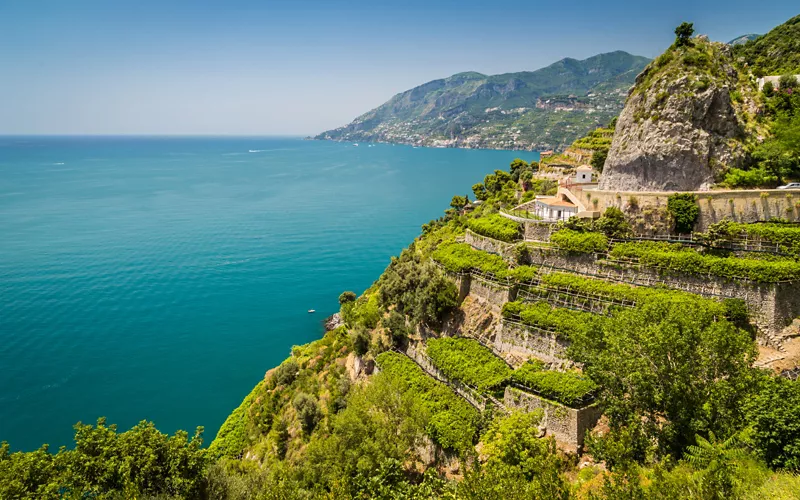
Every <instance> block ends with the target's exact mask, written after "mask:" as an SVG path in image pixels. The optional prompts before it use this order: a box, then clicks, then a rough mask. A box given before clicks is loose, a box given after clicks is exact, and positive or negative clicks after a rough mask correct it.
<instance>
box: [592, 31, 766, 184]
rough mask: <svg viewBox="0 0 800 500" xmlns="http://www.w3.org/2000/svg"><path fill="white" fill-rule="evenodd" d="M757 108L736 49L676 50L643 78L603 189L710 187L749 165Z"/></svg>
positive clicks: (701, 46) (696, 46) (701, 44)
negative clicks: (727, 173)
mask: <svg viewBox="0 0 800 500" xmlns="http://www.w3.org/2000/svg"><path fill="white" fill-rule="evenodd" d="M755 102H756V101H755V88H754V86H753V84H752V83H751V82H750V80H749V79H748V77H747V76H746V75H744V74H742V73H741V72H740V71H739V70H738V69H737V68H736V66H735V65H734V62H733V57H732V50H731V48H730V47H729V46H727V45H725V44H721V43H715V42H709V41H708V40H707V39H705V38H704V37H698V38H694V39H692V41H691V45H690V46H685V47H677V46H673V47H670V49H668V50H667V51H666V52H665V53H664V54H662V55H661V56H659V57H658V58H657V59H656V60H655V61H653V62H652V63H650V64H649V65H648V66H647V68H646V69H645V70H644V71H643V72H642V73H641V74H640V75H639V76H638V77H637V78H636V85H635V86H634V88H633V89H632V90H631V93H630V95H629V96H628V99H627V101H626V102H625V108H624V109H623V110H622V113H621V114H620V117H619V120H618V122H617V128H616V131H615V134H614V140H613V142H612V144H611V149H610V151H609V153H608V158H607V160H606V162H605V166H604V169H603V174H602V176H601V179H600V188H601V189H608V190H619V191H662V190H665V191H698V190H706V189H709V188H710V187H711V185H712V184H714V183H715V181H717V180H719V178H720V177H721V175H722V174H723V173H724V172H725V171H726V170H728V169H729V168H734V167H742V166H744V165H746V164H747V163H748V162H749V155H748V152H747V149H746V147H745V145H746V142H747V140H748V138H749V137H750V136H752V135H753V134H754V131H753V129H754V124H753V122H754V120H753V117H752V115H754V114H755V110H756V109H757V107H756V104H755Z"/></svg>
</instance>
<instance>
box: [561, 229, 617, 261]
mask: <svg viewBox="0 0 800 500" xmlns="http://www.w3.org/2000/svg"><path fill="white" fill-rule="evenodd" d="M550 241H551V242H552V243H553V244H554V245H556V246H557V247H558V248H559V249H560V250H562V251H564V252H566V253H568V254H570V255H581V254H592V253H600V252H605V251H606V250H608V238H606V236H605V235H604V234H602V233H595V232H578V231H573V230H571V229H562V230H560V231H558V232H556V233H553V234H552V235H551V236H550Z"/></svg>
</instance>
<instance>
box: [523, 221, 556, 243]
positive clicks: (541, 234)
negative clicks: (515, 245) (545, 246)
mask: <svg viewBox="0 0 800 500" xmlns="http://www.w3.org/2000/svg"><path fill="white" fill-rule="evenodd" d="M554 225H555V223H553V222H526V223H525V224H524V226H525V236H524V237H525V241H545V242H547V241H550V233H551V232H552V231H553V226H554Z"/></svg>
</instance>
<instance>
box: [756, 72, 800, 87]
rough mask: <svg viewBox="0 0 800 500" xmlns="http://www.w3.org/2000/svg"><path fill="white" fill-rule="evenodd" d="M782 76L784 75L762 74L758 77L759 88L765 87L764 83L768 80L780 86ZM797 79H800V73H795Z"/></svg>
mask: <svg viewBox="0 0 800 500" xmlns="http://www.w3.org/2000/svg"><path fill="white" fill-rule="evenodd" d="M781 76H783V75H772V76H762V77H761V78H759V79H758V90H761V89H763V88H764V84H765V83H767V82H770V83H772V86H773V87H775V88H778V82H780V79H781ZM794 77H795V78H796V79H797V81H800V75H794Z"/></svg>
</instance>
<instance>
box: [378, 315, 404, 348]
mask: <svg viewBox="0 0 800 500" xmlns="http://www.w3.org/2000/svg"><path fill="white" fill-rule="evenodd" d="M382 324H383V327H384V328H386V329H387V330H388V331H389V335H391V336H392V344H393V345H394V346H395V347H397V346H400V345H403V344H404V343H405V341H406V339H408V327H407V326H406V318H405V316H403V315H402V314H400V313H399V312H397V311H392V312H390V313H389V316H387V317H385V318H383V320H382Z"/></svg>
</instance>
